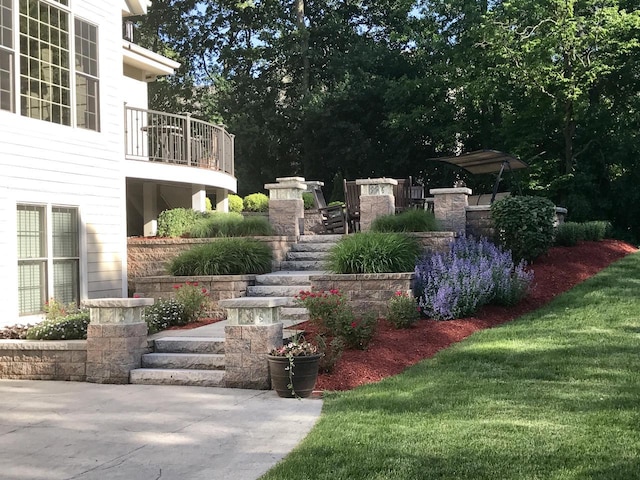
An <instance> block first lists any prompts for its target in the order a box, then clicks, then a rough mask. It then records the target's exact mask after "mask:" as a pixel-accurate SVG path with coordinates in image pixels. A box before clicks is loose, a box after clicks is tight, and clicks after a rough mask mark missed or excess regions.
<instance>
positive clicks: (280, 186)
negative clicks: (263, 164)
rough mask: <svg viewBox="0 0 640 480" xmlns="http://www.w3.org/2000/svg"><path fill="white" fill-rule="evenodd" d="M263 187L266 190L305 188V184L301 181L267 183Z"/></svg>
mask: <svg viewBox="0 0 640 480" xmlns="http://www.w3.org/2000/svg"><path fill="white" fill-rule="evenodd" d="M264 188H266V189H267V190H306V189H307V185H306V184H305V183H301V182H289V183H267V184H266V185H265V186H264Z"/></svg>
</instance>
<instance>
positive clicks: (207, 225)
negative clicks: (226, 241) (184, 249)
mask: <svg viewBox="0 0 640 480" xmlns="http://www.w3.org/2000/svg"><path fill="white" fill-rule="evenodd" d="M188 234H189V236H190V237H192V238H211V237H242V236H264V235H272V234H273V228H272V227H271V224H270V223H269V219H268V218H266V217H262V216H259V217H246V218H245V217H243V216H242V215H241V214H240V213H235V212H230V213H222V212H211V213H210V214H209V215H207V216H205V217H202V218H200V219H198V220H197V221H196V222H195V223H194V224H193V226H192V227H191V229H189V231H188Z"/></svg>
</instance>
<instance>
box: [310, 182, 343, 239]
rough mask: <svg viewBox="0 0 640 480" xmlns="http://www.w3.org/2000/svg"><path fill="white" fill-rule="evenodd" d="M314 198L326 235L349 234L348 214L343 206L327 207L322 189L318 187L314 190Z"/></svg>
mask: <svg viewBox="0 0 640 480" xmlns="http://www.w3.org/2000/svg"><path fill="white" fill-rule="evenodd" d="M312 193H313V198H314V199H315V202H316V207H318V212H320V215H321V216H322V226H323V227H324V231H325V233H335V234H337V233H347V213H346V210H345V207H344V206H342V205H331V206H327V202H326V200H325V199H324V194H323V193H322V189H321V188H320V187H319V186H318V187H315V188H314V189H313V190H312Z"/></svg>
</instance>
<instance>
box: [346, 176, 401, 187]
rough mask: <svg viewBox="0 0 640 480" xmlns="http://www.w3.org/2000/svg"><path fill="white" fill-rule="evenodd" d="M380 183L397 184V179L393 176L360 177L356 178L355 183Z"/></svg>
mask: <svg viewBox="0 0 640 480" xmlns="http://www.w3.org/2000/svg"><path fill="white" fill-rule="evenodd" d="M380 184H389V185H398V181H397V180H396V179H395V178H385V177H382V178H362V179H359V180H356V185H380Z"/></svg>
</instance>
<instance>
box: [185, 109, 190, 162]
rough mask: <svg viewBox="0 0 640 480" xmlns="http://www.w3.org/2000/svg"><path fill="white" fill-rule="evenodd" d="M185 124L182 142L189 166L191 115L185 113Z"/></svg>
mask: <svg viewBox="0 0 640 480" xmlns="http://www.w3.org/2000/svg"><path fill="white" fill-rule="evenodd" d="M184 123H185V132H184V141H185V152H186V153H187V165H189V166H191V114H190V113H187V119H186V121H185V122H184Z"/></svg>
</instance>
